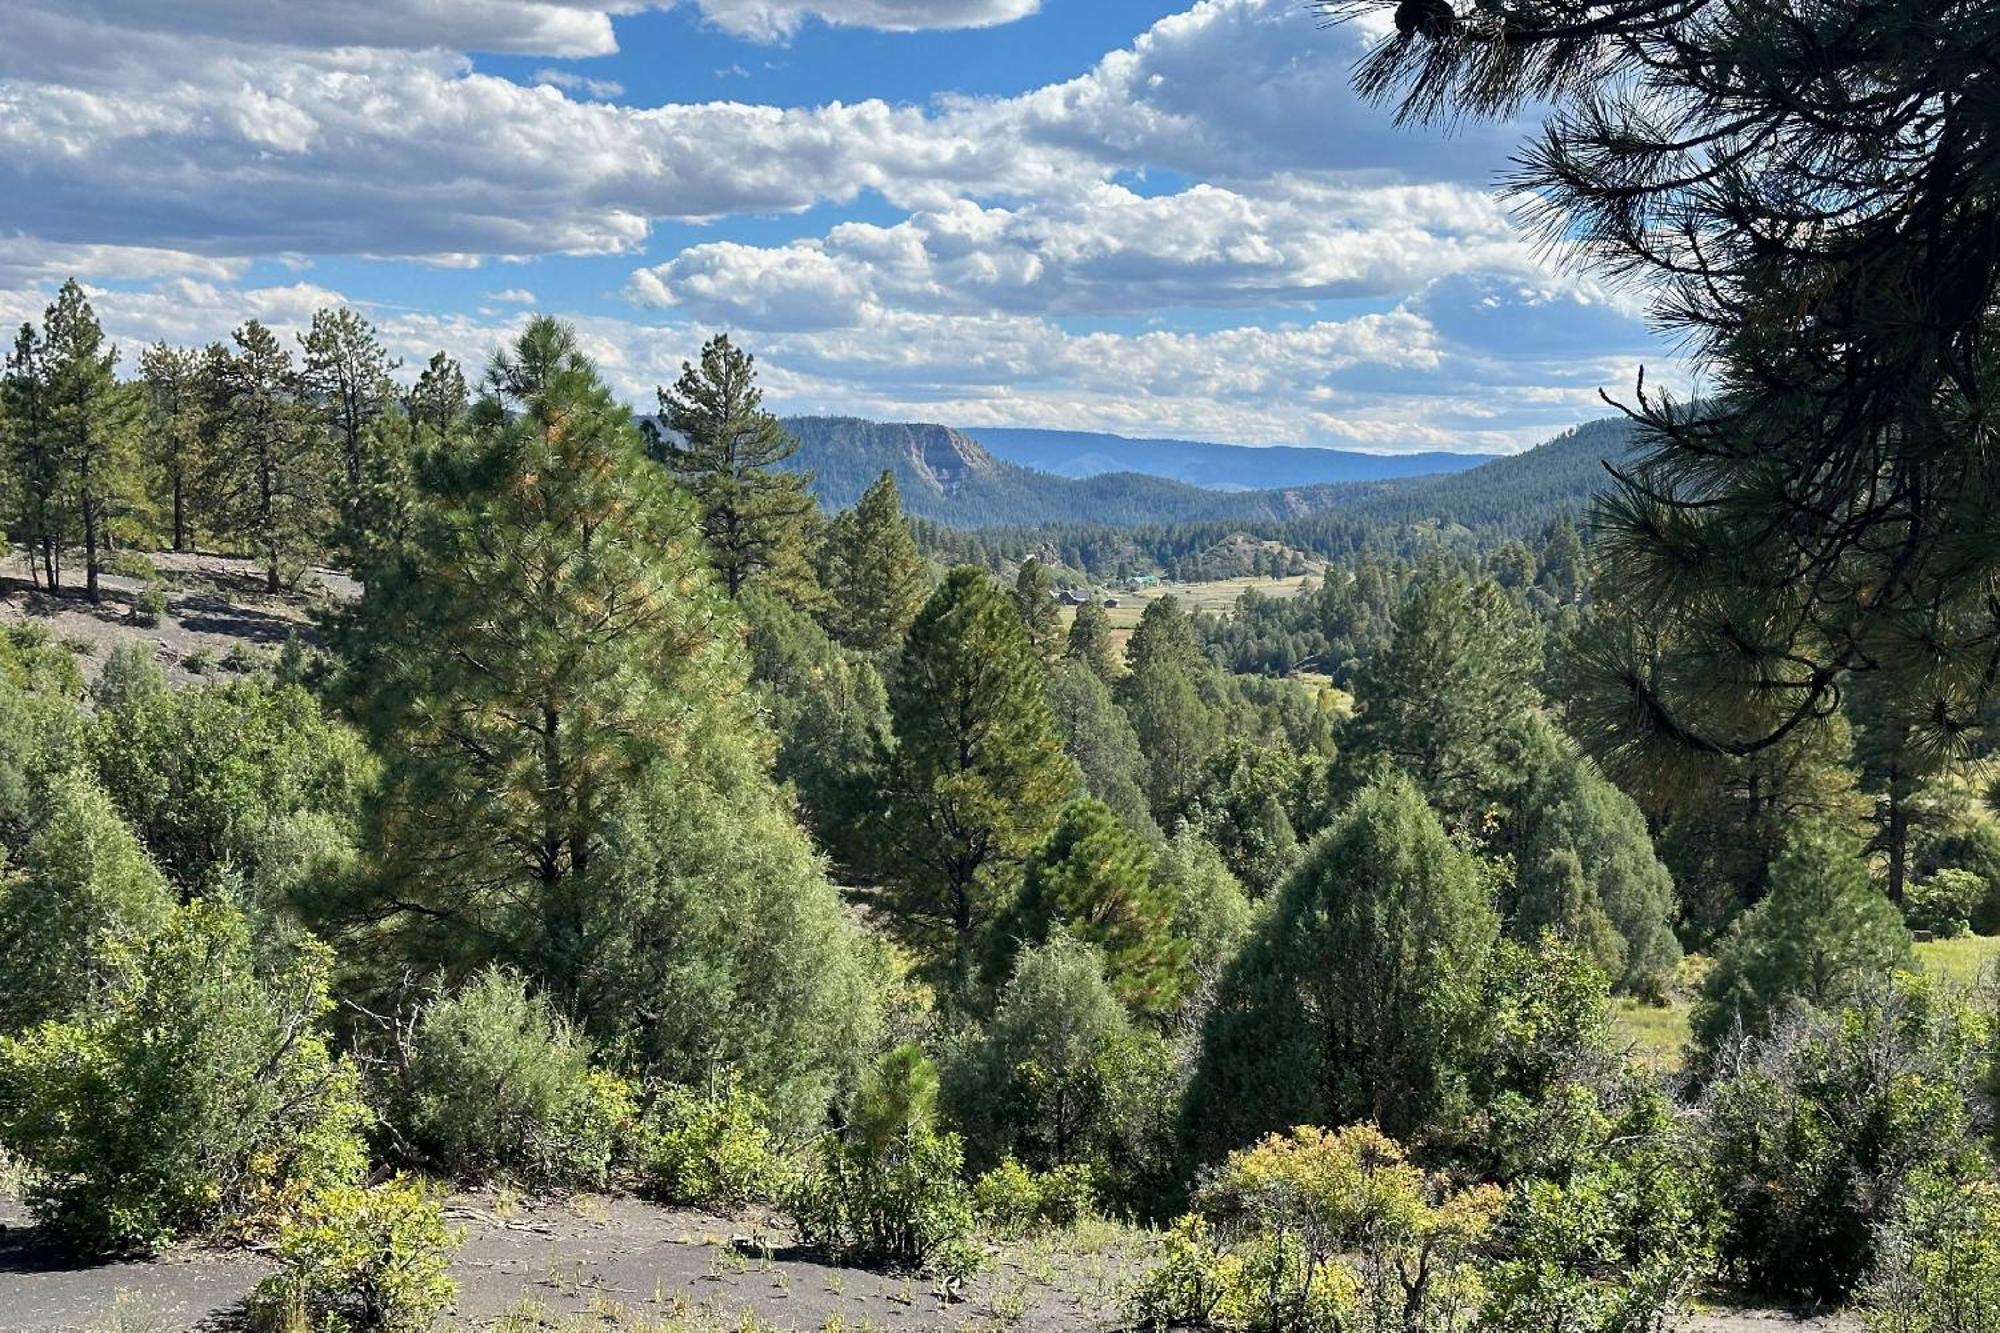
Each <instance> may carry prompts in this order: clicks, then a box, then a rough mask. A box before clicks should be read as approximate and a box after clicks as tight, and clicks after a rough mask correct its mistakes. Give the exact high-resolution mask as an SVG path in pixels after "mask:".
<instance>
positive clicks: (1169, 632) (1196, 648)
mask: <svg viewBox="0 0 2000 1333" xmlns="http://www.w3.org/2000/svg"><path fill="white" fill-rule="evenodd" d="M1200 663H1201V639H1200V637H1199V636H1197V635H1196V634H1195V630H1194V621H1193V619H1191V618H1190V617H1189V615H1188V613H1187V612H1186V611H1184V610H1182V609H1181V603H1180V599H1179V598H1178V597H1175V596H1174V595H1173V594H1172V593H1168V594H1166V595H1165V596H1162V597H1156V598H1154V599H1153V600H1152V601H1150V602H1148V603H1146V609H1145V610H1144V611H1141V612H1140V613H1139V624H1138V627H1137V628H1135V629H1134V630H1133V631H1132V637H1131V638H1130V639H1128V640H1126V643H1125V664H1126V665H1127V666H1129V667H1130V668H1131V669H1132V670H1134V671H1139V670H1142V669H1143V668H1145V667H1149V666H1171V667H1175V668H1177V669H1179V670H1181V671H1193V670H1194V669H1195V668H1196V667H1197V666H1198V665H1200Z"/></svg>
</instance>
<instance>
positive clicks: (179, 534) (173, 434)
mask: <svg viewBox="0 0 2000 1333" xmlns="http://www.w3.org/2000/svg"><path fill="white" fill-rule="evenodd" d="M139 371H140V376H141V378H142V380H143V381H144V383H145V386H146V409H147V411H146V438H147V459H148V462H149V463H150V465H151V468H152V473H153V476H154V478H155V485H156V486H157V487H158V488H159V489H160V490H163V491H165V492H166V500H167V506H166V507H167V512H168V534H169V537H170V539H171V540H172V542H173V546H174V549H175V550H176V551H188V550H192V549H194V543H195V530H196V513H195V510H196V500H195V497H196V494H197V490H198V487H199V479H200V477H201V474H202V471H203V459H202V453H201V445H202V419H203V415H204V410H205V405H204V400H203V394H202V382H201V358H200V355H199V354H198V353H196V352H195V351H194V350H193V349H191V348H185V347H170V346H168V345H167V344H166V343H164V342H156V343H154V344H153V345H152V346H150V347H148V348H147V349H146V350H145V351H144V352H142V353H140V355H139Z"/></svg>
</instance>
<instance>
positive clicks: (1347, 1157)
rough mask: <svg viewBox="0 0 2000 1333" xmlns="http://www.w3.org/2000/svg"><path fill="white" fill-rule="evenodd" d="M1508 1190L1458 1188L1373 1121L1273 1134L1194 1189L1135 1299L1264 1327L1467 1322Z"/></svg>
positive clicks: (1142, 1315) (1196, 1321)
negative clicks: (1476, 1260) (1479, 1267)
mask: <svg viewBox="0 0 2000 1333" xmlns="http://www.w3.org/2000/svg"><path fill="white" fill-rule="evenodd" d="M1501 1200H1502V1196H1501V1193H1500V1191H1499V1190H1498V1189H1496V1188H1494V1187H1493V1186H1490V1185H1479V1186H1475V1187H1473V1188H1471V1189H1466V1190H1454V1189H1452V1188H1450V1186H1449V1185H1448V1184H1447V1183H1446V1182H1445V1180H1444V1179H1443V1178H1442V1177H1440V1176H1436V1175H1433V1174H1431V1173H1429V1172H1426V1171H1424V1170H1422V1169H1420V1168H1418V1167H1416V1166H1413V1165H1411V1164H1410V1163H1409V1162H1408V1161H1407V1160H1406V1159H1405V1157H1404V1154H1403V1150H1402V1148H1401V1147H1400V1146H1399V1145H1398V1144H1397V1143H1396V1142H1395V1141H1394V1140H1393V1139H1390V1138H1388V1137H1387V1136H1386V1135H1384V1134H1382V1133H1381V1131H1379V1130H1377V1129H1375V1128H1374V1127H1373V1126H1370V1125H1352V1126H1349V1127H1348V1128H1346V1129H1342V1130H1338V1131H1335V1132H1332V1133H1329V1132H1327V1131H1326V1130H1323V1129H1316V1128H1313V1127H1311V1126H1300V1127H1299V1128H1297V1129H1294V1130H1293V1131H1292V1132H1291V1133H1290V1134H1273V1135H1271V1136H1270V1137H1269V1138H1266V1139H1265V1140H1263V1142H1261V1143H1259V1144H1257V1145H1256V1146H1254V1147H1251V1148H1246V1149H1241V1150H1239V1151H1237V1152H1233V1153H1231V1154H1230V1155H1229V1158H1228V1160H1227V1161H1226V1162H1224V1163H1223V1165H1222V1167H1221V1169H1220V1170H1219V1171H1217V1173H1216V1174H1215V1176H1214V1177H1213V1178H1212V1179H1211V1180H1210V1181H1209V1182H1208V1183H1207V1184H1206V1185H1205V1186H1204V1187H1203V1188H1202V1189H1201V1190H1200V1192H1199V1193H1198V1194H1197V1195H1196V1196H1195V1210H1194V1212H1193V1213H1192V1214H1191V1215H1189V1216H1188V1217H1185V1218H1183V1219H1182V1220H1181V1222H1180V1223H1179V1224H1178V1225H1177V1226H1176V1227H1175V1229H1174V1231H1173V1232H1172V1233H1171V1234H1170V1236H1169V1238H1168V1241H1167V1247H1166V1254H1165V1258H1164V1259H1163V1261H1162V1262H1161V1263H1160V1264H1159V1265H1158V1266H1156V1267H1155V1268H1154V1269H1153V1270H1152V1271H1151V1272H1149V1273H1148V1274H1147V1276H1146V1278H1145V1279H1144V1280H1142V1282H1141V1284H1140V1287H1139V1290H1138V1293H1137V1296H1136V1299H1135V1309H1134V1313H1135V1314H1136V1316H1137V1317H1138V1318H1139V1320H1140V1321H1141V1322H1144V1323H1147V1324H1151V1325H1154V1326H1162V1327H1164V1326H1167V1325H1174V1324H1193V1325H1208V1326H1213V1327H1221V1328H1238V1329H1246V1330H1254V1331H1256V1333H1279V1331H1280V1330H1283V1331H1284V1333H1313V1331H1316V1330H1324V1331H1325V1333H1339V1331H1340V1330H1345V1329H1351V1328H1390V1327H1394V1328H1400V1329H1405V1330H1409V1331H1410V1333H1430V1331H1432V1330H1449V1329H1458V1328H1464V1327H1468V1326H1469V1325H1470V1323H1471V1321H1472V1319H1473V1317H1474V1316H1475V1315H1476V1313H1477V1310H1478V1305H1479V1282H1478V1278H1477V1276H1476V1274H1475V1272H1474V1269H1473V1267H1472V1263H1471V1259H1472V1252H1473V1249H1474V1247H1475V1246H1477V1245H1478V1244H1479V1243H1480V1242H1481V1241H1482V1240H1484V1239H1485V1237H1486V1236H1487V1235H1488V1233H1489V1232H1490V1231H1491V1229H1492V1226H1493V1222H1494V1219H1495V1217H1496V1216H1497V1215H1498V1213H1499V1211H1500V1206H1501Z"/></svg>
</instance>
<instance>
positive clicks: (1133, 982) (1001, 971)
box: [986, 801, 1188, 1014]
mask: <svg viewBox="0 0 2000 1333" xmlns="http://www.w3.org/2000/svg"><path fill="white" fill-rule="evenodd" d="M1173 914H1174V904H1173V902H1172V901H1171V900H1170V899H1169V898H1168V897H1167V896H1166V895H1165V894H1164V893H1163V892H1162V891H1161V886H1160V885H1159V884H1156V883H1155V882H1154V879H1153V854H1152V852H1150V851H1149V850H1148V849H1147V847H1146V844H1145V843H1144V842H1142V841H1141V840H1140V839H1139V838H1137V837H1135V836H1134V835H1133V833H1132V831H1131V830H1130V829H1127V828H1126V827H1125V826H1124V825H1123V824H1121V823H1119V822H1118V817H1117V816H1116V815H1114V814H1112V813H1111V811H1110V810H1109V809H1108V808H1107V807H1106V806H1105V805H1104V804H1103V802H1101V801H1073V802H1071V803H1070V804H1069V805H1067V806H1065V807H1063V812H1062V815H1061V817H1060V818H1059V819H1057V821H1056V826H1055V828H1053V829H1052V830H1050V832H1049V836H1048V838H1047V839H1046V840H1045V841H1044V842H1043V843H1042V845H1041V846H1039V847H1037V848H1035V850H1034V851H1033V852H1031V853H1029V855H1028V859H1027V862H1026V864H1025V866H1024V867H1023V869H1022V875H1021V891H1020V893H1018V894H1017V895H1015V897H1014V899H1013V901H1012V902H1010V903H1009V904H1008V905H1007V907H1006V908H1005V909H1004V910H1003V911H1001V912H1000V914H999V915H998V916H996V917H995V918H994V920H993V926H992V929H991V931H990V932H989V940H988V945H987V951H986V959H987V961H986V980H987V983H988V984H989V985H994V986H997V985H998V984H999V983H1000V981H1002V980H1003V979H1004V978H1006V977H1008V976H1010V975H1012V973H1013V971H1014V960H1015V957H1016V956H1017V955H1018V954H1019V953H1020V952H1021V950H1022V949H1023V948H1030V947H1034V946H1037V945H1041V944H1043V943H1046V942H1047V941H1048V939H1049V938H1050V937H1051V936H1052V935H1054V934H1056V933H1062V934H1065V935H1068V936H1069V937H1070V938H1071V939H1074V940H1078V941H1080V942H1082V943H1084V944H1087V945H1090V946H1091V947H1092V948H1094V949H1096V950H1097V951H1098V953H1099V954H1100V955H1102V957H1103V960H1104V961H1103V966H1104V974H1105V977H1106V979H1107V980H1108V981H1109V982H1110V983H1111V989H1112V990H1113V991H1114V992H1116V993H1117V995H1118V998H1119V999H1121V1000H1123V1001H1124V1002H1125V1003H1126V1004H1127V1005H1130V1006H1131V1007H1132V1008H1133V1009H1134V1010H1135V1011H1137V1012H1140V1013H1154V1014H1157V1013H1164V1012H1166V1011H1168V1010H1170V1009H1172V1008H1173V1006H1174V1004H1175V1003H1176V1002H1177V1001H1178V1000H1179V998H1180V994H1181V990H1182V988H1183V986H1184V985H1185V984H1186V982H1187V974H1186V958H1187V947H1188V946H1187V944H1186V942H1185V941H1182V940H1179V939H1176V938H1175V937H1174V935H1173V933H1172V925H1173Z"/></svg>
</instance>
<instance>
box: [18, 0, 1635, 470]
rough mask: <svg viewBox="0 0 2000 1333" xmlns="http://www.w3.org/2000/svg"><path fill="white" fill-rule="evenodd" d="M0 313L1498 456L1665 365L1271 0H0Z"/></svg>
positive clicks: (1073, 423) (914, 412)
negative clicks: (49, 309) (1, 26)
mask: <svg viewBox="0 0 2000 1333" xmlns="http://www.w3.org/2000/svg"><path fill="white" fill-rule="evenodd" d="M8 11H9V17H8V19H7V20H6V23H7V27H8V29H9V31H8V33H7V35H6V38H5V40H0V236H5V237H7V238H8V241H7V243H6V244H4V245H0V317H4V318H7V319H9V320H11V321H19V320H21V319H24V318H30V317H33V316H34V315H36V314H38V313H39V311H40V309H41V306H42V305H43V304H44V303H45V302H46V301H47V299H48V297H49V294H50V293H51V292H52V290H53V288H54V287H55V286H56V285H57V284H59V283H60V282H61V281H62V279H63V278H64V277H66V276H70V275H71V274H74V275H75V276H77V277H78V278H80V279H81V280H83V281H84V282H85V283H86V285H88V286H89V287H91V288H92V289H93V290H94V291H96V292H97V293H99V295H98V297H97V305H98V309H99V313H100V314H101V315H102V316H103V318H104V319H105V322H106V324H107V326H108V327H109V328H110V329H111V331H112V332H113V334H114V335H115V336H116V337H118V338H119V340H120V341H121V343H123V344H125V345H127V346H128V347H129V348H131V352H130V353H128V360H136V355H135V354H136V347H137V345H138V344H140V343H142V342H146V341H151V340H153V339H156V338H159V339H166V340H168V341H174V342H187V343H194V342H206V341H208V340H211V339H215V338H220V337H226V336H227V335H228V333H229V330H230V329H231V328H232V327H233V326H234V325H236V324H238V323H240V322H241V321H242V320H243V319H245V318H248V317H251V316H255V317H257V318H261V319H264V320H265V321H266V322H268V323H270V324H273V325H274V326H277V327H280V328H285V329H296V328H298V327H301V326H302V325H303V324H304V322H305V321H306V320H308V319H309V318H310V315H311V311H312V310H313V309H314V308H315V307H317V306H321V305H327V304H336V303H345V304H350V305H353V306H355V307H356V308H357V309H359V310H361V311H362V312H363V313H364V314H366V315H367V316H368V317H369V318H370V319H371V320H373V321H374V322H375V324H376V325H377V327H378V328H379V329H380V330H381V331H382V333H383V336H384V337H385V339H386V340H387V341H389V342H390V344H391V345H392V346H393V347H394V349H395V350H396V351H397V352H398V354H400V355H401V356H403V357H404V358H405V359H406V361H407V362H408V363H410V364H413V365H414V364H420V363H421V362H422V361H423V360H424V359H425V358H427V357H428V355H429V354H430V353H431V352H432V351H434V350H437V349H439V348H443V349H444V350H446V351H448V352H450V353H451V354H453V355H455V356H458V357H460V358H461V359H462V360H464V361H466V362H467V364H468V366H472V367H476V366H477V365H478V364H479V363H480V362H481V361H483V359H484V357H485V356H486V354H487V353H488V351H490V349H491V348H492V347H493V345H494V344H495V343H497V342H498V341H499V340H501V339H502V338H504V337H506V336H507V334H508V333H509V331H510V330H511V329H513V328H514V327H516V326H518V324H519V322H520V321H521V320H522V319H524V318H526V317H527V315H528V313H530V312H535V311H548V312H552V313H556V314H559V315H562V316H563V317H565V318H568V319H571V320H573V321H574V322H576V324H577V325H578V327H579V329H580V330H581V331H582V333H583V335H584V337H585V339H586V342H587V344H588V345H589V346H590V348H591V349H592V350H593V352H594V353H595V354H596V355H597V356H598V357H599V359H600V362H601V364H602V365H603V367H604V370H605V373H606V375H607V377H608V378H609V379H610V381H611V382H612V383H613V384H614V385H615V386H616V387H617V389H618V390H619V392H620V393H621V394H623V395H625V396H626V397H627V398H629V399H630V400H631V401H632V402H634V403H635V404H638V405H641V406H645V405H648V404H649V403H650V402H651V399H652V392H653V388H654V386H656V385H658V384H660V383H664V382H667V381H670V380H671V379H672V378H673V376H674V374H675V372H676V371H677V369H678V366H679V363H680V361H681V360H682V358H684V357H686V356H689V355H691V354H692V353H693V352H694V350H695V349H696V348H697V347H698V346H699V345H700V342H701V340H702V339H703V338H704V337H706V336H708V335H709V334H711V333H713V332H716V331H719V330H727V331H730V332H731V333H732V334H734V335H735V336H736V337H737V338H738V339H739V340H740V341H742V342H743V343H745V344H747V345H748V346H750V347H751V348H752V349H753V350H754V351H756V352H757V353H758V355H759V361H760V365H761V366H762V368H763V376H764V380H765V384H766V387H767V391H768V396H769V399H770V401H771V403H772V405H773V406H775V407H777V408H779V409H781V410H792V411H828V412H847V413H855V414H859V415H867V416H874V417H884V418H895V419H914V420H941V421H945V422H948V423H951V424H959V425H1033V426H1046V427H1067V428H1075V429H1099V430H1113V431H1121V432H1125V433H1129V434H1146V435H1182V436H1189V437H1194V438H1202V439H1215V440H1232V441H1241V442H1246V443H1280V442H1284V443H1306V444H1321V445H1331V446H1339V447H1347V448H1363V449H1375V450H1388V451H1393V450H1404V449H1420V448H1438V447H1452V448H1472V449H1493V450H1508V449H1515V448H1521V447H1526V446H1527V445H1529V444H1532V443H1535V442H1536V441H1538V440H1540V439H1542V438H1545V437H1546V436H1548V435H1549V434H1551V433H1553V432H1554V431H1556V430H1559V429H1561V428H1563V427H1565V426H1567V425H1570V424H1573V423H1575V422H1577V421H1581V420H1585V419H1588V418H1590V417H1593V416H1599V415H1602V414H1603V408H1602V406H1601V405H1600V404H1599V403H1598V402H1597V400H1596V394H1597V391H1598V389H1599V388H1606V389H1609V390H1611V391H1613V392H1614V393H1616V392H1620V391H1624V390H1629V387H1630V385H1631V383H1632V380H1633V377H1634V375H1635V373H1636V372H1637V370H1638V367H1639V366H1640V364H1641V363H1642V362H1644V363H1645V364H1646V365H1647V367H1648V373H1649V375H1650V376H1652V377H1656V378H1666V379H1667V380H1668V381H1669V382H1671V381H1672V380H1673V379H1674V371H1673V366H1672V363H1671V358H1670V357H1668V356H1667V355H1666V354H1665V350H1664V349H1663V348H1662V347H1661V346H1660V345H1659V344H1658V343H1657V342H1656V341H1654V340H1653V339H1651V338H1650V337H1649V336H1648V334H1647V332H1646V330H1645V328H1644V326H1643V324H1642V323H1641V321H1640V320H1639V319H1638V318H1636V315H1635V308H1636V301H1635V298H1634V296H1633V294H1631V293H1614V292H1607V291H1605V290H1603V289H1601V288H1600V287H1599V286H1598V285H1597V284H1595V283H1594V282H1592V281H1590V280H1589V279H1588V277H1587V276H1584V275H1580V274H1577V273H1575V272H1572V271H1569V270H1568V269H1566V268H1564V267H1563V266H1562V265H1561V263H1560V262H1559V257H1557V258H1551V257H1550V256H1549V255H1547V254H1546V253H1544V251H1543V250H1542V249H1541V248H1540V247H1538V246H1537V245H1536V244H1535V243H1534V238H1532V237H1528V236H1525V235H1523V234H1522V233H1521V232H1520V231H1519V230H1518V229H1517V228H1516V226H1515V225H1514V224H1513V222H1512V221H1511V219H1510V215H1509V213H1508V211H1507V209H1506V207H1505V206H1504V205H1503V204H1502V203H1500V202H1498V201H1496V200H1495V198H1494V197H1493V194H1492V190H1491V186H1492V184H1493V181H1494V179H1495V176H1496V174H1497V173H1498V171H1499V170H1500V169H1501V168H1502V167H1503V166H1504V164H1505V161H1506V157H1507V153H1508V152H1509V150H1510V148H1511V146H1512V145H1513V144H1514V143H1516V142H1518V140H1519V138H1520V136H1521V134H1522V133H1523V132H1524V131H1525V130H1526V129H1527V128H1528V127H1527V126H1525V125H1522V124H1512V125H1488V126H1475V127H1471V128H1469V129H1467V130H1463V131H1461V132H1460V133H1458V134H1456V135H1451V136H1446V135H1443V134H1440V133H1438V132H1435V131H1430V130H1421V129H1418V130H1406V129H1398V128H1396V127H1395V126H1393V125H1392V124H1391V123H1390V120H1389V117H1388V116H1387V114H1386V113H1384V112H1382V111H1381V110H1379V109H1376V108H1371V107H1366V106H1363V105H1360V104H1358V103H1357V102H1356V100H1355V99H1354V98H1353V96H1352V95H1351V94H1350V93H1349V92H1348V90H1347V75H1348V71H1349V68H1350V66H1351V64H1352V62H1353V60H1354V59H1355V58H1356V56H1357V55H1358V54H1359V53H1360V52H1361V51H1362V50H1363V49H1364V47H1365V45H1366V44H1367V43H1368V42H1369V41H1371V40H1375V39H1376V38H1377V37H1378V36H1379V34H1376V33H1371V32H1368V31H1365V30H1360V29H1356V28H1352V27H1350V28H1345V29H1341V30H1334V31H1329V30H1326V29H1324V28H1322V27H1321V25H1320V23H1319V21H1318V20H1317V19H1316V18H1315V16H1314V15H1313V14H1312V13H1310V12H1309V11H1308V9H1307V8H1306V6H1305V5H1304V4H1303V3H1301V0H1199V2H1198V3H1190V2H1189V0H1181V2H1179V3H1174V2H1172V0H1167V2H1162V0H668V2H667V3H660V2H659V0H651V2H650V3H649V2H648V0H426V3H425V4H424V5H423V6H422V7H415V6H411V5H408V4H406V3H402V0H315V2H314V3H311V4H306V5H272V4H269V3H267V0H178V2H177V3H176V4H174V5H171V6H161V5H158V4H156V3H151V2H150V0H9V4H8Z"/></svg>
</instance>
